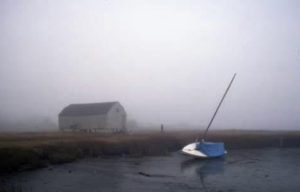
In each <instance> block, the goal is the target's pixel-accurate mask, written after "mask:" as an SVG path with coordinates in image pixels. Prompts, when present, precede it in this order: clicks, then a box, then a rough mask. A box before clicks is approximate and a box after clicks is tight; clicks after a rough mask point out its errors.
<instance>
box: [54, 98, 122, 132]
mask: <svg viewBox="0 0 300 192" xmlns="http://www.w3.org/2000/svg"><path fill="white" fill-rule="evenodd" d="M58 121H59V129H60V130H62V131H67V130H71V131H88V132H92V131H108V132H125V131H126V112H125V110H124V108H123V106H122V105H121V104H120V103H119V102H105V103H88V104H71V105H68V106H67V107H65V108H64V109H63V110H62V111H61V112H60V113H59V116H58Z"/></svg>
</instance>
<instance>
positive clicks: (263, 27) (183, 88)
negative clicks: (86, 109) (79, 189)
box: [0, 0, 300, 129]
mask: <svg viewBox="0 0 300 192" xmlns="http://www.w3.org/2000/svg"><path fill="white" fill-rule="evenodd" d="M299 18H300V1H288V0H277V1H274V0H269V1H263V0H257V1H253V0H249V1H225V0H224V1H199V0H188V1H183V0H181V1H176V0H149V1H145V0H136V1H130V0H126V1H114V0H106V1H101V0H100V1H98V0H95V1H91V0H87V1H86V0H85V1H75V0H74V1H71V0H70V1H64V0H62V1H61V0H54V1H50V0H49V1H46V0H44V1H38V0H36V1H32V0H26V1H25V0H24V1H18V0H15V1H10V0H2V1H0V29H1V30H0V115H1V118H2V119H10V120H19V119H26V118H32V117H36V116H44V117H50V118H51V119H53V120H55V121H56V120H57V114H58V113H59V112H60V110H61V109H62V108H63V107H64V106H66V105H68V104H70V103H89V102H102V101H115V100H118V101H120V102H121V103H122V104H123V106H124V107H125V109H126V110H127V112H128V115H129V118H131V119H136V120H137V121H138V122H141V123H144V124H148V123H160V122H163V123H166V124H180V123H188V124H190V125H199V124H200V125H206V124H207V123H208V121H209V119H210V117H211V115H212V114H213V112H214V109H215V107H216V106H217V103H218V102H219V99H220V98H221V96H222V94H223V92H224V91H225V89H226V86H227V84H228V83H229V81H230V79H231V77H232V75H233V73H235V72H236V73H238V75H237V78H236V81H235V82H234V84H233V86H232V89H231V90H230V92H229V94H228V97H227V98H226V100H225V102H224V105H223V106H222V108H221V110H220V113H219V114H218V117H217V118H216V121H215V122H214V125H213V126H215V127H222V128H241V129H252V128H253V129H272V128H274V129H300V127H299V123H300V118H299V114H300V89H299V88H300V87H299V82H300V35H299V34H300V22H299Z"/></svg>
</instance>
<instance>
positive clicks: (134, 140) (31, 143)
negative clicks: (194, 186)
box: [0, 130, 300, 175]
mask: <svg viewBox="0 0 300 192" xmlns="http://www.w3.org/2000/svg"><path fill="white" fill-rule="evenodd" d="M197 135H199V132H196V131H170V132H165V133H159V132H154V131H153V132H147V133H132V134H129V135H118V134H103V133H96V134H88V133H61V132H52V133H43V132H32V133H0V175H1V174H8V173H13V172H19V171H26V170H33V169H38V168H42V167H47V166H48V165H51V164H60V163H68V162H72V161H75V160H77V159H82V158H85V157H107V156H110V157H120V156H128V157H142V156H158V155H167V154H169V153H170V152H175V151H178V150H180V149H181V148H182V147H183V146H185V145H187V144H189V143H192V142H194V141H195V138H196V136H197ZM207 140H208V141H222V142H224V143H225V146H226V149H246V148H269V147H272V148H279V147H282V148H293V147H300V131H247V130H243V131H242V130H217V131H210V133H209V134H208V137H207Z"/></svg>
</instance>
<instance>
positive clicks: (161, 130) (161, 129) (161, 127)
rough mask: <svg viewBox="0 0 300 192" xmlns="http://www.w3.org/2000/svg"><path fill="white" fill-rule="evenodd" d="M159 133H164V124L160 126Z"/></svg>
mask: <svg viewBox="0 0 300 192" xmlns="http://www.w3.org/2000/svg"><path fill="white" fill-rule="evenodd" d="M160 132H161V133H163V132H164V124H161V125H160Z"/></svg>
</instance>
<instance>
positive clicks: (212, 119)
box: [197, 73, 236, 141]
mask: <svg viewBox="0 0 300 192" xmlns="http://www.w3.org/2000/svg"><path fill="white" fill-rule="evenodd" d="M235 76H236V73H235V74H234V75H233V77H232V79H231V81H230V83H229V85H228V87H227V89H226V91H225V93H224V95H223V97H222V99H221V101H220V103H219V105H218V107H217V109H216V111H215V113H214V115H213V116H212V118H211V120H210V122H209V124H208V126H207V127H206V130H205V132H204V135H203V139H202V140H203V141H204V140H205V138H206V135H207V132H208V129H209V127H210V126H211V124H212V122H213V121H214V119H215V117H216V115H217V113H218V111H219V108H220V107H221V105H222V103H223V100H224V99H225V97H226V95H227V93H228V91H229V89H230V87H231V84H232V82H233V80H234V78H235ZM198 139H199V137H198V138H197V141H198Z"/></svg>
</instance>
